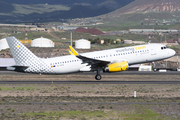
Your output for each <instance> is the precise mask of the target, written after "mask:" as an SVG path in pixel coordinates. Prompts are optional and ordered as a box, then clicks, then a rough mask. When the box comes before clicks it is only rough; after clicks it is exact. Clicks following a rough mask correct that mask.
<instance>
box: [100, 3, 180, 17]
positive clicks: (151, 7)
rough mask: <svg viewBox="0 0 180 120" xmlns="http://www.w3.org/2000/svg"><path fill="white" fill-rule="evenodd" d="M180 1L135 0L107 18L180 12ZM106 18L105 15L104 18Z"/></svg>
mask: <svg viewBox="0 0 180 120" xmlns="http://www.w3.org/2000/svg"><path fill="white" fill-rule="evenodd" d="M179 11H180V1H179V0H135V1H134V2H131V3H130V4H128V5H127V6H125V7H123V8H120V9H117V10H116V11H113V12H111V13H109V14H107V15H106V16H108V17H119V16H120V15H122V14H132V13H152V12H153V13H162V12H169V13H174V12H179ZM103 17H105V15H104V16H103Z"/></svg>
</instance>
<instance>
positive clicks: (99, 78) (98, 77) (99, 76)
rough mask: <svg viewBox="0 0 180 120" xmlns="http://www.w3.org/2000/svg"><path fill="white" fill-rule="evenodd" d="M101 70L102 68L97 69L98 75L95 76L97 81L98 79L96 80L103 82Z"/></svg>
mask: <svg viewBox="0 0 180 120" xmlns="http://www.w3.org/2000/svg"><path fill="white" fill-rule="evenodd" d="M101 69H102V68H100V67H99V68H98V69H97V75H96V76H95V79H96V80H101V78H102V77H101V75H100V71H101Z"/></svg>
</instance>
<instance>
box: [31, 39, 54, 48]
mask: <svg viewBox="0 0 180 120" xmlns="http://www.w3.org/2000/svg"><path fill="white" fill-rule="evenodd" d="M31 47H54V42H53V41H52V40H50V39H47V38H43V37H41V38H37V39H34V40H32V42H31Z"/></svg>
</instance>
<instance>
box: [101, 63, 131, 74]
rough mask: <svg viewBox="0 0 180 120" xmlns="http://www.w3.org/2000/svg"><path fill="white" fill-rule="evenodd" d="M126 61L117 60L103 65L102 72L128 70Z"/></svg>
mask: <svg viewBox="0 0 180 120" xmlns="http://www.w3.org/2000/svg"><path fill="white" fill-rule="evenodd" d="M128 67H129V65H128V62H127V61H124V62H117V63H112V64H109V65H108V66H107V67H105V69H104V72H120V71H125V70H128Z"/></svg>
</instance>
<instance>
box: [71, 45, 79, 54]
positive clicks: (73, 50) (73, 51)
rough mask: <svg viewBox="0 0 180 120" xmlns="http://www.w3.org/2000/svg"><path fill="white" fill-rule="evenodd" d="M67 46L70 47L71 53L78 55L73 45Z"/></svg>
mask: <svg viewBox="0 0 180 120" xmlns="http://www.w3.org/2000/svg"><path fill="white" fill-rule="evenodd" d="M69 48H70V49H71V51H72V53H73V54H74V55H75V56H77V55H79V54H78V52H77V51H76V50H75V49H74V48H73V47H71V46H70V45H69Z"/></svg>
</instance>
